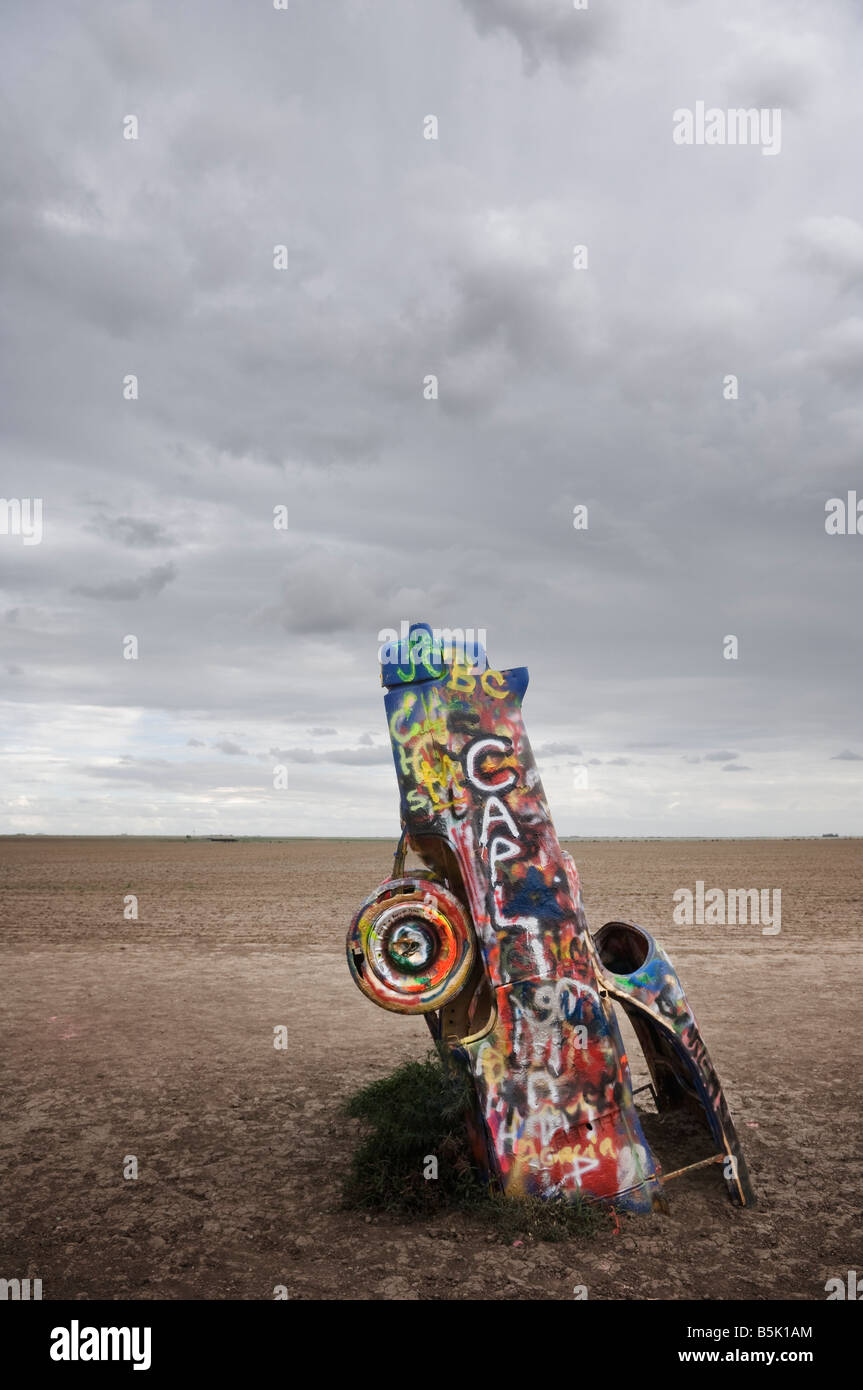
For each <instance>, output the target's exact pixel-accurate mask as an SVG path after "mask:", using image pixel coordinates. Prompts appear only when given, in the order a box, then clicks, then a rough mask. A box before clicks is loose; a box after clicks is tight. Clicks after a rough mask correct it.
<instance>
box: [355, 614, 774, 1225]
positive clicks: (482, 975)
mask: <svg viewBox="0 0 863 1390" xmlns="http://www.w3.org/2000/svg"><path fill="white" fill-rule="evenodd" d="M382 658H383V659H382V677H381V679H382V683H383V685H384V686H385V687H386V696H385V707H386V714H387V721H388V726H389V733H390V738H391V741H392V748H393V756H394V759H395V766H396V774H397V778H398V784H399V791H400V797H401V820H402V837H401V840H400V842H399V847H398V850H397V852H396V858H395V864H394V868H393V874H392V876H391V877H390V878H389V879H387V880H386V881H385V882H384V883H382V884H381V885H380V886H379V887H378V888H377V889H376V890H375V892H374V893H372V894H371V895H370V896H369V898H367V899H366V901H365V902H364V903H363V904H362V906H361V907H360V908H359V910H358V912H357V914H356V916H355V917H354V920H353V922H352V923H351V926H350V929H349V931H348V941H347V954H348V964H349V967H350V970H351V973H352V975H353V978H354V980H355V981H356V983H357V985H358V986H359V988H360V989H361V990H362V991H363V993H364V994H365V995H367V997H368V998H370V999H372V1000H374V1002H375V1003H377V1004H379V1005H381V1006H382V1007H383V1008H385V1009H390V1010H392V1011H394V1012H397V1013H416V1014H423V1015H425V1018H426V1022H427V1024H428V1026H429V1029H430V1031H431V1033H432V1036H433V1037H434V1039H435V1040H436V1042H438V1043H439V1044H442V1045H443V1046H445V1047H446V1048H448V1049H449V1051H450V1052H451V1053H452V1055H453V1056H454V1057H455V1058H456V1059H457V1061H458V1062H459V1063H460V1064H461V1065H463V1066H464V1067H465V1068H467V1069H468V1071H469V1073H470V1076H471V1077H472V1080H473V1088H474V1094H475V1108H474V1114H473V1115H472V1116H471V1117H469V1125H470V1129H471V1133H472V1135H473V1139H474V1147H475V1150H476V1152H477V1156H478V1158H479V1159H480V1160H481V1162H482V1164H483V1167H484V1169H485V1171H486V1173H487V1175H488V1178H489V1180H490V1181H491V1182H492V1183H493V1184H494V1185H495V1186H496V1187H499V1188H500V1189H502V1190H503V1192H504V1193H506V1194H509V1195H535V1196H540V1197H547V1198H553V1197H564V1198H574V1197H584V1198H586V1199H588V1200H595V1201H601V1202H609V1203H614V1204H615V1206H617V1207H619V1208H620V1209H622V1210H632V1211H648V1210H650V1209H651V1208H653V1207H655V1206H664V1198H663V1186H664V1184H665V1183H666V1182H668V1181H669V1180H670V1179H671V1178H673V1177H677V1176H679V1173H680V1172H685V1171H688V1169H689V1168H691V1167H698V1166H701V1164H691V1165H688V1166H687V1168H686V1169H680V1170H678V1172H675V1173H668V1174H663V1173H662V1171H661V1168H660V1165H659V1164H658V1162H657V1160H656V1158H655V1156H654V1154H653V1153H652V1151H651V1148H650V1145H649V1144H648V1142H647V1139H646V1138H645V1135H644V1132H643V1129H642V1125H641V1119H640V1117H639V1112H638V1110H637V1109H636V1106H635V1103H634V1100H633V1091H632V1082H631V1079H630V1072H629V1063H628V1061H627V1057H626V1053H625V1051H624V1046H623V1041H622V1038H621V1034H620V1030H619V1027H618V1023H617V1018H616V1015H615V1010H614V1005H615V1003H616V1004H618V1005H620V1006H621V1007H622V1008H623V1009H624V1010H625V1012H626V1014H627V1016H628V1017H629V1019H630V1020H631V1022H632V1025H633V1028H634V1031H635V1034H636V1036H637V1038H638V1041H639V1043H640V1044H641V1046H642V1048H643V1050H644V1054H645V1058H646V1061H647V1064H648V1068H649V1070H650V1074H651V1078H652V1086H651V1089H652V1091H653V1095H654V1098H655V1100H656V1105H657V1108H658V1110H659V1111H665V1110H672V1109H679V1108H683V1107H686V1108H690V1109H693V1110H695V1111H696V1112H697V1113H698V1114H699V1115H700V1116H701V1117H702V1118H703V1120H704V1122H705V1124H706V1127H707V1129H708V1130H709V1132H710V1135H711V1137H712V1141H713V1152H712V1153H711V1154H710V1156H709V1157H707V1158H706V1159H704V1160H702V1161H701V1163H703V1164H714V1163H715V1164H716V1165H718V1166H720V1167H721V1176H722V1179H723V1181H724V1182H725V1185H726V1188H727V1191H728V1194H729V1196H730V1197H731V1198H732V1200H733V1201H735V1202H737V1203H738V1204H739V1205H741V1206H748V1205H751V1204H752V1203H753V1202H754V1200H755V1198H754V1194H753V1191H752V1187H751V1184H750V1180H749V1175H748V1172H747V1168H746V1162H745V1159H744V1157H743V1154H742V1152H741V1148H740V1143H739V1141H738V1138H737V1135H736V1133H735V1129H734V1125H733V1123H732V1121H731V1117H730V1115H729V1112H728V1107H727V1105H726V1103H725V1099H724V1096H723V1094H722V1088H721V1086H720V1084H719V1080H718V1078H717V1076H716V1072H715V1071H714V1069H713V1066H712V1064H711V1061H710V1058H709V1056H708V1053H707V1049H706V1048H705V1046H704V1042H703V1040H702V1038H701V1034H700V1031H699V1028H698V1024H697V1023H696V1021H695V1018H694V1016H693V1014H692V1011H691V1009H690V1008H689V1005H688V1004H687V1001H686V996H685V994H684V991H683V988H682V986H681V984H680V981H679V979H678V977H677V973H676V971H675V969H674V967H673V965H672V964H671V962H670V960H669V959H668V956H667V955H666V954H665V952H664V951H663V950H662V949H661V947H660V946H659V945H658V944H657V943H656V942H655V941H654V940H653V938H652V936H651V935H650V933H649V932H647V931H646V930H645V929H644V928H642V927H639V926H636V925H635V924H633V923H629V922H609V923H606V925H605V926H604V927H602V928H601V929H600V931H598V932H597V933H596V934H595V935H591V933H590V931H589V929H588V925H587V920H586V917H585V914H584V909H583V906H582V901H581V888H580V883H579V877H578V872H577V870H576V867H575V864H574V863H573V861H572V859H571V858H570V856H569V855H568V854H567V853H566V851H565V850H564V849H563V848H562V847H561V845H560V843H559V841H558V839H557V835H556V833H555V829H554V825H553V823H552V819H551V814H550V812H549V808H548V805H547V803H546V800H545V794H544V792H543V788H542V783H541V781H540V777H539V773H538V771H537V768H536V764H535V762H534V758H533V754H532V752H531V748H530V743H529V741H528V737H527V733H526V731H525V727H524V722H523V719H522V700H523V697H524V693H525V691H526V689H527V683H528V673H527V670H526V669H525V668H523V667H519V668H516V669H514V670H510V671H496V670H494V669H492V668H490V667H489V666H488V665H487V663H486V660H485V653H484V652H482V651H478V650H474V651H473V652H472V653H471V654H470V655H469V656H468V657H465V658H464V659H463V660H458V659H454V658H453V657H452V656H450V655H448V654H446V653H444V652H443V651H442V650H441V649H440V646H439V645H438V644H436V643H435V641H434V639H433V636H432V631H431V629H430V628H429V627H427V626H426V625H425V624H415V625H414V626H413V627H412V628H411V629H410V633H409V637H408V639H407V641H406V642H405V641H404V640H402V642H401V643H399V645H398V648H397V649H396V650H385V651H384V652H383V653H382ZM408 849H411V850H412V851H413V852H414V853H415V854H416V855H417V856H418V857H419V858H420V859H421V860H422V863H423V866H424V867H423V868H422V870H420V871H416V872H409V871H406V870H405V867H404V865H405V858H406V854H407V850H408Z"/></svg>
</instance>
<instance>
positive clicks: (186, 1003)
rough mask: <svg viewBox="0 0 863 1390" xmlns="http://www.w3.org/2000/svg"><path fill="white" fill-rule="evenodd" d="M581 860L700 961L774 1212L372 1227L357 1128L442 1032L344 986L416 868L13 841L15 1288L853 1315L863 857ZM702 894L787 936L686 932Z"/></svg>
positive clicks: (353, 856) (618, 847) (834, 844)
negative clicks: (766, 903) (830, 1310)
mask: <svg viewBox="0 0 863 1390" xmlns="http://www.w3.org/2000/svg"><path fill="white" fill-rule="evenodd" d="M568 848H569V849H570V851H571V853H572V854H573V856H574V858H575V860H576V863H577V864H578V867H579V870H580V872H581V877H582V881H583V885H584V896H585V904H586V908H587V912H588V918H589V920H590V923H591V926H592V927H593V929H594V930H595V929H596V928H597V927H599V926H600V925H601V924H602V923H603V922H604V921H606V920H607V919H609V918H611V917H624V918H630V919H631V920H635V921H639V922H641V923H642V924H643V925H645V926H646V927H648V928H649V929H650V930H652V931H654V932H655V934H656V935H657V936H658V937H659V939H660V941H661V942H662V943H663V944H664V945H665V946H666V948H667V949H668V950H669V951H670V954H671V956H672V959H673V960H674V962H675V964H676V965H677V967H678V970H679V972H680V974H681V977H682V979H683V982H684V985H685V987H686V989H687V992H688V995H689V998H690V1001H691V1002H692V1004H693V1006H694V1008H695V1012H696V1014H697V1016H698V1019H699V1022H700V1024H701V1027H702V1030H703V1033H704V1036H705V1039H706V1042H707V1045H708V1047H709V1049H710V1052H711V1055H712V1056H713V1059H714V1062H715V1063H716V1067H717V1070H718V1072H719V1075H720V1077H721V1078H722V1081H723V1083H724V1086H725V1090H726V1094H727V1097H728V1101H729V1104H730V1106H731V1112H732V1115H733V1117H734V1120H735V1122H736V1124H737V1127H738V1131H739V1133H740V1135H741V1137H742V1139H743V1143H744V1145H745V1149H746V1153H747V1157H748V1160H749V1165H750V1169H751V1171H752V1176H753V1180H754V1184H755V1187H756V1190H757V1192H758V1196H759V1204H758V1206H757V1207H755V1208H754V1209H752V1210H751V1211H745V1212H744V1211H740V1210H739V1209H736V1208H734V1207H732V1206H731V1205H730V1204H729V1203H728V1202H727V1199H726V1197H725V1193H724V1189H723V1186H722V1183H721V1181H720V1180H719V1178H718V1176H717V1174H716V1172H715V1171H714V1170H712V1169H707V1170H701V1171H699V1172H696V1173H693V1174H690V1175H687V1176H685V1177H683V1178H682V1179H680V1180H678V1181H676V1182H675V1183H673V1184H671V1185H670V1186H669V1195H670V1199H671V1215H669V1216H665V1215H661V1214H656V1215H653V1216H649V1217H633V1218H631V1219H629V1220H627V1221H624V1222H622V1228H621V1230H620V1233H619V1234H617V1233H615V1231H614V1227H613V1224H612V1222H611V1220H610V1219H609V1221H608V1224H607V1229H606V1228H604V1229H603V1231H602V1233H601V1234H600V1235H599V1236H598V1237H596V1238H595V1239H593V1240H592V1241H590V1242H588V1243H586V1244H583V1245H580V1244H575V1243H571V1242H570V1243H565V1244H560V1245H542V1244H531V1243H529V1242H528V1243H527V1244H525V1245H523V1246H519V1247H512V1246H509V1245H501V1244H500V1242H499V1241H496V1240H495V1239H494V1238H492V1237H489V1236H488V1235H487V1233H486V1232H485V1231H484V1230H480V1229H479V1228H477V1227H476V1226H475V1225H472V1224H471V1222H470V1220H469V1218H467V1217H461V1216H459V1217H458V1218H455V1219H454V1218H452V1217H447V1218H444V1217H436V1218H435V1219H434V1220H433V1221H431V1222H430V1221H428V1220H423V1221H421V1222H419V1223H418V1224H416V1225H413V1226H411V1225H408V1224H405V1223H399V1222H398V1221H395V1220H393V1219H390V1218H382V1217H375V1218H374V1219H372V1220H371V1221H369V1220H368V1219H366V1218H364V1217H363V1216H361V1215H353V1214H347V1215H346V1214H345V1213H344V1212H341V1211H339V1210H337V1202H338V1189H339V1183H340V1178H341V1175H342V1173H343V1171H344V1166H345V1162H346V1159H347V1157H348V1155H349V1153H350V1151H351V1148H352V1145H353V1143H354V1142H355V1138H356V1133H357V1131H356V1128H355V1125H354V1123H353V1122H349V1121H345V1120H344V1119H342V1118H341V1117H340V1115H339V1113H338V1107H339V1104H340V1102H341V1101H342V1099H343V1098H344V1097H345V1095H346V1094H347V1093H348V1092H349V1091H351V1090H353V1089H355V1088H356V1087H357V1086H359V1085H360V1084H362V1083H363V1082H366V1081H369V1080H371V1079H372V1078H374V1077H377V1076H382V1075H384V1074H385V1073H387V1072H388V1071H390V1070H392V1068H393V1067H394V1066H395V1065H396V1064H397V1063H398V1062H400V1061H402V1060H404V1059H407V1058H410V1057H418V1056H421V1055H422V1054H423V1053H424V1052H425V1051H426V1048H427V1033H426V1029H425V1025H424V1024H423V1023H422V1021H421V1020H412V1019H407V1018H403V1017H398V1016H396V1015H393V1014H388V1013H385V1012H384V1011H383V1010H381V1009H376V1008H375V1007H374V1006H373V1005H372V1004H370V1003H369V1002H367V1001H366V1000H365V999H364V998H363V997H362V996H361V995H360V994H359V992H358V991H357V990H356V988H355V986H354V985H353V983H352V982H351V979H350V977H349V975H348V971H347V968H346V965H345V961H344V944H343V943H344V936H345V930H346V928H347V924H348V921H349V920H350V917H351V915H352V913H353V911H354V910H355V908H356V906H357V905H358V904H359V902H360V901H361V900H362V899H363V898H364V897H365V896H366V895H367V894H368V893H369V892H370V891H371V889H372V888H374V886H375V885H376V884H377V883H378V882H379V881H380V880H381V879H382V878H384V877H385V876H386V874H387V872H388V870H389V867H390V864H391V853H392V847H391V846H390V845H389V844H385V843H380V842H378V843H374V842H368V841H366V842H363V841H350V842H349V841H331V842H324V841H307V842H302V841H293V842H284V841H283V842H276V841H271V842H248V841H247V842H243V841H238V842H236V843H222V844H220V843H212V842H209V841H201V842H186V841H182V840H137V839H124V838H120V839H115V840H97V839H94V840H85V839H81V840H78V839H50V838H45V839H4V840H0V922H2V931H0V976H2V982H3V983H2V1002H3V1024H2V1028H3V1036H2V1056H3V1073H4V1080H3V1084H2V1139H1V1140H0V1194H2V1195H0V1203H2V1209H3V1210H2V1234H0V1275H2V1276H3V1277H5V1278H13V1277H20V1278H24V1277H27V1276H28V1275H29V1276H30V1277H31V1278H41V1279H42V1281H43V1297H44V1298H45V1299H56V1298H77V1299H91V1298H118V1299H123V1298H132V1297H137V1298H171V1299H176V1298H181V1299H202V1298H242V1299H270V1298H272V1297H273V1290H274V1287H275V1286H276V1285H279V1284H284V1285H285V1286H286V1287H287V1290H288V1294H289V1296H290V1297H291V1298H299V1299H309V1298H340V1297H348V1298H358V1299H369V1298H387V1299H416V1298H451V1297H456V1296H458V1297H470V1298H481V1299H485V1298H508V1299H511V1298H517V1299H521V1298H543V1299H545V1298H551V1299H568V1298H571V1297H572V1291H573V1286H575V1285H577V1284H584V1285H586V1286H587V1288H588V1293H589V1297H590V1298H591V1299H628V1298H645V1299H666V1298H671V1299H674V1298H682V1297H694V1298H703V1299H719V1298H746V1299H772V1298H787V1297H791V1298H799V1299H816V1300H818V1299H824V1297H825V1293H824V1284H825V1281H826V1280H827V1279H828V1278H830V1277H832V1276H836V1275H838V1276H840V1277H842V1278H844V1277H845V1274H846V1272H847V1271H848V1270H849V1269H857V1270H861V1269H863V1248H861V1206H863V1202H861V1197H863V1145H861V1134H860V1099H859V1093H860V1082H861V1075H863V1068H861V1053H863V1028H861V1007H860V1003H859V985H858V981H859V979H860V977H861V966H863V960H861V935H860V922H861V904H863V853H861V842H860V841H854V840H824V841H815V842H811V841H747V842H737V843H732V842H727V841H725V842H723V841H687V842H667V841H666V842H656V843H647V842H640V843H623V842H615V843H608V842H605V843H599V842H596V843H595V842H586V841H581V842H570V843H569V845H568ZM697 879H701V880H703V881H704V882H705V883H706V885H707V887H708V888H709V887H711V886H719V887H723V888H726V889H727V888H730V887H740V886H745V887H755V886H757V887H770V888H780V889H781V890H782V930H781V933H780V934H779V935H778V936H764V935H762V934H761V931H760V928H758V927H751V926H750V927H715V926H714V927H711V926H700V927H698V926H693V927H678V926H675V925H674V924H673V922H672V915H671V914H672V893H673V892H674V890H675V889H676V888H680V887H689V888H691V889H694V887H695V882H696V880H697ZM127 894H135V895H137V898H138V904H139V918H138V920H137V921H132V920H129V921H126V920H124V918H123V907H124V896H125V895H127ZM279 1024H285V1025H286V1026H287V1029H288V1047H287V1050H286V1051H277V1050H276V1049H275V1048H274V1046H273V1036H274V1034H273V1030H274V1027H275V1026H277V1025H279ZM627 1041H629V1039H627ZM628 1051H629V1055H630V1057H631V1059H632V1060H633V1062H634V1067H633V1070H634V1074H635V1080H636V1084H638V1083H639V1082H640V1081H642V1080H644V1079H646V1071H645V1068H644V1066H643V1063H641V1059H640V1057H639V1055H638V1053H637V1050H636V1047H635V1046H634V1045H630V1046H629V1047H628ZM639 1064H640V1065H639ZM640 1099H643V1097H642V1098H640ZM648 1104H649V1103H648ZM647 1124H648V1127H649V1135H650V1138H651V1141H652V1142H654V1144H655V1148H656V1151H657V1153H658V1155H659V1157H660V1158H661V1159H663V1160H665V1159H667V1155H666V1154H665V1153H664V1152H663V1130H662V1126H661V1125H659V1124H658V1122H657V1120H656V1118H654V1119H653V1120H651V1119H650V1118H649V1117H648V1121H647ZM708 1150H709V1140H707V1150H705V1151H708ZM129 1155H134V1156H135V1157H136V1158H137V1161H138V1173H139V1176H138V1178H137V1180H126V1179H124V1176H123V1169H124V1162H125V1161H126V1158H127V1156H129ZM665 1166H666V1170H668V1163H667V1162H666V1163H665Z"/></svg>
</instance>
